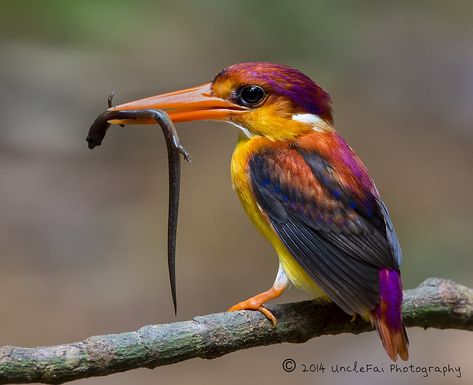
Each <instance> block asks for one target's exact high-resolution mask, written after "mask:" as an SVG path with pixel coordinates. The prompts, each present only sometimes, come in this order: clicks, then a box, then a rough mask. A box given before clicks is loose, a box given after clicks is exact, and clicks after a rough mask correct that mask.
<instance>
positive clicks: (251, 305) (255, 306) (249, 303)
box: [228, 287, 283, 326]
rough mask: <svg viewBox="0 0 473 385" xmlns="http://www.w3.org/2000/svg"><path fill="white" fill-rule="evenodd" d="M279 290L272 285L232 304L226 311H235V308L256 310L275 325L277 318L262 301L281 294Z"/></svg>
mask: <svg viewBox="0 0 473 385" xmlns="http://www.w3.org/2000/svg"><path fill="white" fill-rule="evenodd" d="M282 292H283V290H281V291H279V292H278V291H276V290H275V289H274V287H272V288H271V289H269V290H267V291H265V292H264V293H260V294H258V295H255V296H254V297H251V298H248V299H247V300H246V301H241V302H239V303H237V304H236V305H234V306H232V307H231V308H230V309H228V311H237V310H258V311H260V312H261V313H263V314H264V315H265V316H266V318H267V319H269V320H270V321H271V322H272V323H273V326H276V324H277V322H278V321H277V320H276V317H275V316H274V315H273V313H271V312H270V311H269V310H268V309H266V308H265V307H264V303H265V302H267V301H269V300H270V299H273V298H277V297H279V296H280V295H281V293H282Z"/></svg>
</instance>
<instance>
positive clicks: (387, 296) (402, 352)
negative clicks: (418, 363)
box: [370, 269, 409, 361]
mask: <svg viewBox="0 0 473 385" xmlns="http://www.w3.org/2000/svg"><path fill="white" fill-rule="evenodd" d="M379 291H380V297H381V298H380V299H381V300H380V303H379V304H378V305H377V306H376V307H375V308H374V309H373V310H372V311H371V313H370V320H371V324H372V325H373V326H374V327H375V328H376V330H377V331H378V334H379V336H380V338H381V341H382V342H383V346H384V349H385V350H386V352H387V353H388V355H389V357H391V359H392V360H393V361H396V360H397V357H398V355H399V357H400V358H401V359H402V360H404V361H406V360H407V359H408V358H409V351H408V346H409V340H408V338H407V334H406V328H405V327H404V324H403V322H402V313H401V305H402V282H401V275H400V273H399V271H397V270H391V269H381V270H380V271H379Z"/></svg>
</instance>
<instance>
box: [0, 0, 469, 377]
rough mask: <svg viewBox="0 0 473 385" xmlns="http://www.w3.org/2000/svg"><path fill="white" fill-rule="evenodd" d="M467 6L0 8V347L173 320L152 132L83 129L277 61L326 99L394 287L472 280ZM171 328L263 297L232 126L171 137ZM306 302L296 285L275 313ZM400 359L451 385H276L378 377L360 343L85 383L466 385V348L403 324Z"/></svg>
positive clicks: (24, 4) (279, 350)
mask: <svg viewBox="0 0 473 385" xmlns="http://www.w3.org/2000/svg"><path fill="white" fill-rule="evenodd" d="M472 19H473V3H472V2H471V1H468V0H466V1H463V2H461V1H456V2H449V3H448V4H447V2H442V1H429V2H427V1H418V2H407V1H406V2H402V1H401V2H383V3H381V2H371V1H357V2H351V1H348V2H338V1H335V2H334V1H320V2H313V1H300V2H294V3H292V4H289V2H285V1H275V2H268V1H262V2H255V1H249V0H248V1H227V2H220V1H216V0H215V1H211V0H205V1H192V2H191V1H175V0H174V1H166V2H165V1H100V2H99V1H41V2H39V1H21V2H19V1H13V0H11V1H5V0H4V1H2V2H1V12H0V52H1V53H0V111H1V123H0V175H1V185H0V197H1V199H0V213H1V214H0V249H1V256H0V263H1V264H0V266H1V269H0V293H1V294H0V308H1V315H0V345H5V344H12V345H24V346H34V345H50V344H57V343H61V342H70V341H75V340H79V339H83V338H85V337H87V336H89V335H94V334H104V333H112V332H121V331H128V330H134V329H136V328H139V327H140V326H143V325H145V324H150V323H165V322H173V321H175V320H176V318H175V317H174V315H173V310H172V303H171V296H170V290H169V284H168V277H167V271H166V269H167V268H166V256H165V251H166V247H165V239H166V210H167V171H166V170H167V163H166V152H165V145H164V141H163V138H162V134H161V132H160V130H159V129H158V128H157V127H152V126H129V127H125V128H121V127H112V128H111V130H110V132H109V135H108V136H107V138H106V140H105V142H104V144H103V146H102V147H100V148H98V149H96V150H94V151H89V150H88V149H87V146H86V143H85V140H84V138H85V136H86V133H87V130H88V127H89V126H90V124H91V123H92V121H93V120H94V119H95V117H96V116H97V115H98V114H99V113H100V112H102V111H103V110H104V108H105V104H106V98H107V96H108V95H109V93H110V92H111V91H112V90H116V91H117V96H116V99H115V103H119V102H125V101H128V100H132V99H134V98H138V97H144V96H148V95H152V94H156V93H159V92H163V91H170V90H174V89H177V88H182V87H187V86H192V85H196V84H201V83H204V82H207V81H209V80H210V79H211V78H212V77H213V76H214V74H215V73H216V72H217V71H219V70H220V69H221V68H223V67H226V66H227V65H230V64H232V63H236V62H240V61H256V60H266V61H274V62H280V63H285V64H289V65H292V66H294V67H297V68H299V69H301V70H303V71H304V72H305V73H306V74H308V75H309V76H310V77H312V78H313V79H314V80H316V81H317V82H318V83H319V84H321V85H322V86H323V87H325V88H326V89H327V90H328V91H329V92H330V93H331V95H332V97H333V99H334V103H335V119H336V126H337V127H338V130H339V131H340V132H341V133H342V134H343V135H344V136H345V138H347V139H348V141H349V142H350V144H351V145H352V146H353V147H354V148H355V149H356V150H357V152H358V153H359V154H360V156H361V158H362V159H363V160H364V161H365V163H366V164H367V166H368V168H369V169H370V171H371V174H372V175H373V177H374V178H375V180H376V182H377V185H378V188H379V190H380V191H381V193H382V195H383V197H384V199H385V201H386V203H387V204H388V206H389V208H390V211H391V214H392V217H393V220H394V223H395V225H396V229H397V232H398V235H399V238H400V241H401V244H402V246H403V251H404V263H403V276H404V282H405V287H406V288H412V287H415V286H417V285H418V284H419V283H420V282H421V281H422V280H424V279H425V278H427V277H430V276H439V277H448V278H451V279H453V280H455V281H458V282H460V283H463V284H466V285H469V286H473V274H472V273H473V262H472V261H473V259H472V255H473V237H472V234H471V232H472V216H473V204H472V196H471V191H472V190H473V178H472V172H471V167H472V165H473V155H472V150H473V107H472V100H473V42H472V37H473V23H472ZM178 130H179V133H180V136H181V140H182V142H183V143H184V145H185V146H186V148H187V149H188V150H189V151H190V152H191V154H192V158H193V163H192V164H184V165H183V179H182V180H183V184H182V204H181V214H180V226H179V241H178V250H177V254H178V260H177V264H178V265H177V277H178V296H179V314H178V317H177V319H178V320H185V319H189V318H191V317H193V316H194V315H198V314H207V313H212V312H219V311H223V310H225V309H226V308H228V307H229V306H230V305H233V304H234V303H236V302H237V301H239V300H241V299H244V298H247V297H248V296H250V295H253V294H255V293H257V292H259V291H261V290H263V289H266V288H268V287H269V285H271V284H272V282H273V279H274V276H275V273H276V269H277V258H276V257H275V254H274V252H273V251H272V249H271V248H270V246H269V245H268V244H267V243H266V241H265V240H263V239H262V238H261V237H260V235H259V234H258V233H257V232H256V231H255V230H254V229H253V227H252V225H251V224H250V222H249V220H248V219H247V218H246V217H245V215H244V213H243V211H242V210H241V208H240V206H239V202H238V201H237V199H236V197H235V196H234V194H233V192H232V188H231V183H230V177H229V159H230V156H231V152H232V148H233V145H234V143H235V141H236V136H237V132H236V129H235V128H232V127H231V126H226V125H225V124H222V123H215V122H201V123H188V124H182V125H180V126H179V127H178ZM303 298H305V296H304V294H303V293H300V292H298V291H297V290H295V289H292V290H290V291H289V292H288V293H287V294H286V295H284V296H283V298H282V299H281V301H292V300H299V299H303ZM409 335H410V340H411V357H412V359H411V362H412V363H414V364H418V365H423V364H428V365H443V364H447V363H451V364H453V365H460V366H461V367H462V374H463V378H462V379H457V378H454V377H446V378H444V377H441V376H434V377H429V378H427V379H424V378H422V377H421V376H420V375H404V376H392V375H383V376H374V375H365V376H363V375H357V376H352V377H348V376H346V375H345V376H344V375H338V376H336V375H329V374H326V375H304V374H295V373H294V374H286V373H284V372H283V371H282V370H281V361H282V360H283V359H284V358H286V357H292V358H294V359H296V360H297V361H298V362H309V363H310V362H323V363H324V364H326V365H331V364H336V363H341V364H344V363H345V364H348V363H352V362H353V361H354V360H358V361H359V362H362V363H363V362H364V363H366V362H372V363H378V364H384V365H387V364H388V359H387V356H386V355H385V354H384V352H383V349H382V346H381V343H380V341H379V340H378V337H377V336H376V335H375V333H370V334H364V335H360V336H351V335H343V336H337V337H333V336H327V337H322V338H318V339H315V340H312V341H310V342H308V343H306V344H304V345H289V344H284V345H279V346H272V347H265V348H258V349H253V350H248V351H241V352H238V353H234V354H231V355H228V356H226V357H223V358H220V359H218V360H213V361H203V360H192V361H187V362H184V363H181V364H177V365H173V366H169V367H163V368H158V369H156V370H153V371H150V370H147V369H141V370H135V371H131V372H128V373H123V374H117V375H113V376H109V377H105V378H97V379H88V380H82V381H78V383H81V384H82V383H83V384H100V385H105V384H131V383H140V384H154V383H158V382H159V383H163V384H188V383H195V381H196V380H197V382H204V381H205V383H208V384H220V383H222V382H225V383H229V384H234V383H235V384H236V383H240V384H241V383H244V382H242V381H246V382H247V383H256V382H259V383H270V382H271V383H272V384H283V383H287V382H288V381H289V382H291V383H294V384H308V383H326V384H338V383H343V382H346V381H347V380H349V381H350V382H351V383H353V384H356V383H360V384H361V383H363V384H372V383H380V382H382V383H385V384H396V383H399V382H404V381H405V382H409V383H411V384H417V383H419V384H421V383H422V384H426V383H429V384H445V383H465V384H466V383H472V382H473V369H472V366H471V364H472V363H473V361H472V358H471V357H472V356H471V354H472V346H473V334H472V333H468V332H462V331H436V330H428V331H424V330H421V329H410V330H409Z"/></svg>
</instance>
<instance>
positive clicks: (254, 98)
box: [238, 85, 266, 107]
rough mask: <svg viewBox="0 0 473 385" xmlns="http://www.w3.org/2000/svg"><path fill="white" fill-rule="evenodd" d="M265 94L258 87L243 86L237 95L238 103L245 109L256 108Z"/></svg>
mask: <svg viewBox="0 0 473 385" xmlns="http://www.w3.org/2000/svg"><path fill="white" fill-rule="evenodd" d="M265 95H266V93H265V92H264V90H263V89H262V88H261V87H260V86H255V85H251V86H244V87H242V88H241V89H240V92H239V93H238V99H239V101H240V103H241V104H242V105H244V106H246V107H254V106H257V105H258V104H259V103H260V102H261V101H262V100H263V99H264V97H265Z"/></svg>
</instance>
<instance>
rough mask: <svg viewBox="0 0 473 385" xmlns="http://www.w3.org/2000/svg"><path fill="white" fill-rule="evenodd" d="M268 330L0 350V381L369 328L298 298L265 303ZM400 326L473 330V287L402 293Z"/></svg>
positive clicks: (183, 326)
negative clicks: (269, 315) (270, 314)
mask: <svg viewBox="0 0 473 385" xmlns="http://www.w3.org/2000/svg"><path fill="white" fill-rule="evenodd" d="M268 308H269V309H270V310H271V311H272V312H273V314H274V315H275V316H276V318H277V319H278V324H277V326H276V327H273V326H272V325H271V323H270V322H269V321H268V320H267V319H266V318H265V317H264V316H263V315H262V314H261V313H259V312H255V311H243V312H234V313H218V314H210V315H206V316H201V317H195V318H194V319H193V320H191V321H184V322H176V323H171V324H163V325H148V326H144V327H142V328H141V329H139V330H137V331H133V332H127V333H120V334H109V335H103V336H94V337H89V338H87V339H85V340H84V341H81V342H74V343H69V344H63V345H57V346H46V347H35V348H23V347H12V346H4V347H2V348H0V383H1V384H5V383H30V382H42V383H49V384H59V383H63V382H66V381H71V380H76V379H79V378H86V377H92V376H105V375H107V374H111V373H116V372H121V371H126V370H130V369H135V368H140V367H147V368H154V367H157V366H161V365H170V364H174V363H176V362H180V361H184V360H188V359H191V358H196V357H200V358H206V359H212V358H216V357H220V356H222V355H224V354H228V353H231V352H234V351H237V350H240V349H248V348H252V347H255V346H262V345H271V344H276V343H282V342H292V343H301V342H305V341H307V340H309V339H311V338H314V337H317V336H321V335H326V334H332V335H333V334H339V333H354V334H358V333H362V332H366V331H369V330H372V329H371V326H370V324H369V323H367V322H366V321H364V320H363V319H361V317H357V318H356V319H355V320H353V321H352V320H351V317H350V316H348V315H347V314H345V313H344V312H343V311H341V310H340V309H339V308H338V307H336V306H335V305H333V304H331V303H328V304H321V303H317V302H315V301H304V302H298V303H288V304H282V305H274V306H268ZM403 313H404V321H405V323H406V326H420V327H423V328H429V327H431V328H437V329H447V328H451V329H463V330H473V290H472V289H470V288H467V287H465V286H462V285H459V284H456V283H454V282H452V281H449V280H445V279H439V278H429V279H427V280H426V281H424V282H423V283H422V284H421V285H420V286H419V287H417V288H416V289H412V290H407V291H405V292H404V303H403Z"/></svg>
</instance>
